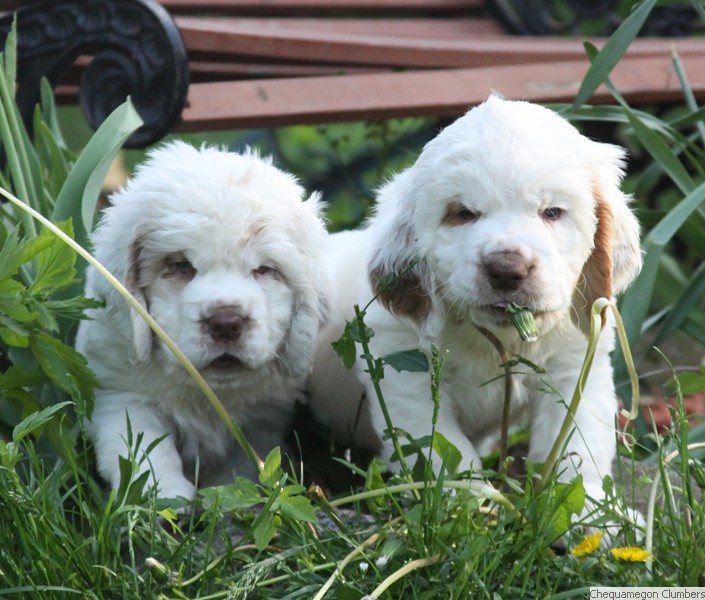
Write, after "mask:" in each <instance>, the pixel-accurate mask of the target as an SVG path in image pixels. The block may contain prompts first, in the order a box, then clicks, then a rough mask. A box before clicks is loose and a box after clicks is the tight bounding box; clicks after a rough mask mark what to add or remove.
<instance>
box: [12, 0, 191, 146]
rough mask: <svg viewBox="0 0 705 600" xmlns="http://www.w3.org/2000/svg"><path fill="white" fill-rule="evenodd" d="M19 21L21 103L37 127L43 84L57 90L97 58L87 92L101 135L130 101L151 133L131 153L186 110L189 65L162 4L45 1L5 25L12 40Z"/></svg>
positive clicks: (86, 74) (87, 110)
mask: <svg viewBox="0 0 705 600" xmlns="http://www.w3.org/2000/svg"><path fill="white" fill-rule="evenodd" d="M14 15H16V16H17V58H18V68H17V73H18V89H17V103H18V106H19V108H20V112H21V114H22V117H23V119H24V120H25V123H27V124H31V118H32V112H33V110H34V106H35V105H36V103H37V102H38V101H39V83H40V81H41V78H42V77H46V78H47V79H48V80H49V82H50V83H51V85H52V87H53V86H56V84H57V83H59V82H60V81H61V78H62V76H63V75H64V74H65V73H66V71H67V70H68V69H69V67H71V65H72V64H73V63H74V62H75V60H76V58H78V57H79V56H81V55H89V56H92V57H93V58H92V60H91V61H90V62H89V63H88V65H87V66H86V68H85V69H84V71H83V74H82V77H81V83H80V89H79V98H80V103H81V107H82V109H83V112H84V114H85V116H86V119H87V121H88V123H89V124H90V125H91V127H93V128H94V129H95V128H96V127H97V126H98V125H100V123H102V122H103V120H104V119H105V118H106V117H107V116H108V115H109V114H110V113H111V112H112V110H113V109H115V108H116V107H117V106H118V105H119V104H121V103H122V102H124V101H125V99H126V98H127V96H130V97H131V99H132V102H133V103H134V105H135V108H136V109H137V112H138V113H139V114H140V116H141V117H142V120H143V121H144V123H145V124H144V126H143V127H141V128H140V129H139V130H138V131H136V132H135V133H134V134H133V136H132V137H131V138H130V139H129V140H128V143H127V145H129V146H132V147H144V146H147V145H149V144H152V143H154V142H156V141H158V140H159V139H161V138H162V137H163V136H164V135H165V134H166V133H167V132H168V131H169V130H170V129H172V127H173V126H174V124H175V123H176V121H177V120H178V118H179V116H180V115H181V111H182V109H183V107H184V104H185V102H186V93H187V90H188V83H189V79H188V60H187V56H186V49H185V47H184V44H183V41H182V39H181V35H180V33H179V30H178V28H177V27H176V25H175V23H174V22H173V20H172V19H171V17H170V16H169V14H168V13H167V12H166V10H164V8H163V7H162V6H160V5H159V4H158V3H157V2H156V1H154V0H41V1H39V2H32V3H28V4H24V5H23V6H22V7H21V8H19V9H18V10H17V11H15V13H13V14H10V15H6V16H5V17H3V18H2V19H0V40H4V39H5V38H6V37H7V35H8V33H9V31H10V27H11V24H12V19H13V16H14Z"/></svg>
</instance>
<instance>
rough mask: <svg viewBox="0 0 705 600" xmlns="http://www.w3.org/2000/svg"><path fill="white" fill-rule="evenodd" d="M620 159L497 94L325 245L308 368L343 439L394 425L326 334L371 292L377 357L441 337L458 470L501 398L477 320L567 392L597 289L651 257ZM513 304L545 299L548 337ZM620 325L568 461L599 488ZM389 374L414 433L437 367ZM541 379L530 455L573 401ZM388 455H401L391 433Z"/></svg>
mask: <svg viewBox="0 0 705 600" xmlns="http://www.w3.org/2000/svg"><path fill="white" fill-rule="evenodd" d="M623 158H624V152H623V150H622V149H621V148H619V147H616V146H613V145H608V144H602V143H597V142H594V141H591V140H589V139H587V138H586V137H584V136H583V135H581V134H580V133H579V132H578V131H577V130H576V129H575V128H574V127H573V126H571V125H570V124H569V123H568V122H567V121H565V120H564V119H562V118H561V117H559V116H558V115H556V114H555V113H553V112H552V111H550V110H548V109H546V108H543V107H540V106H536V105H533V104H529V103H526V102H513V101H505V100H502V99H499V98H497V97H491V98H490V99H489V100H488V101H487V102H485V103H484V104H482V105H480V106H478V107H476V108H474V109H472V110H470V111H469V112H468V113H467V114H466V115H465V116H463V117H461V118H460V119H458V120H457V121H456V122H455V123H453V124H452V125H450V126H449V127H447V128H446V129H445V130H443V131H442V132H441V133H440V135H438V136H437V137H436V138H435V139H434V140H432V141H431V142H429V143H428V144H427V145H426V147H425V148H424V149H423V152H422V153H421V155H420V156H419V158H418V160H417V161H416V163H415V164H414V165H413V166H411V167H410V168H409V169H407V170H406V171H404V172H402V173H401V174H399V175H398V176H396V177H395V178H394V179H393V180H392V181H390V182H389V183H388V184H386V185H385V186H384V187H383V188H382V189H381V190H380V192H379V195H378V204H377V212H376V215H375V216H373V217H372V219H371V220H370V222H369V225H368V227H367V228H366V229H364V230H361V231H356V232H346V233H342V234H338V235H335V236H332V237H331V238H330V241H329V249H328V251H327V252H326V257H327V262H328V266H329V270H330V272H331V274H332V275H333V276H334V277H335V278H336V281H335V285H334V289H335V292H336V294H337V296H336V297H335V298H334V300H333V302H332V306H333V314H332V315H331V320H330V323H329V326H328V327H327V328H326V330H325V331H324V332H323V334H322V336H321V339H320V343H319V348H318V350H317V358H316V363H315V366H314V371H313V373H314V375H313V378H312V380H311V382H310V390H311V398H310V402H311V406H312V408H313V410H314V412H315V413H317V414H318V415H319V416H320V417H321V419H322V420H323V421H324V422H326V423H327V424H329V425H330V426H331V428H332V430H333V432H334V433H335V434H336V435H337V436H338V437H339V438H342V439H343V441H350V439H351V438H354V441H355V442H356V443H362V444H363V445H368V446H372V447H374V446H375V444H376V445H377V446H378V447H379V439H381V436H382V433H383V431H384V430H385V429H386V424H385V421H384V419H383V415H382V412H381V410H380V408H379V406H378V402H377V399H376V396H375V394H374V392H373V390H372V388H371V385H370V379H369V375H368V374H367V373H366V372H364V369H365V368H366V365H364V364H363V361H361V360H360V359H358V360H357V378H358V379H359V380H360V381H361V382H362V383H363V384H364V386H365V388H366V392H367V393H366V398H367V404H368V405H369V416H366V409H365V410H362V411H361V410H360V401H361V397H362V396H363V393H362V390H361V388H360V387H359V386H357V387H355V386H353V385H352V384H351V380H350V377H351V376H350V374H349V373H346V372H345V370H344V369H343V367H342V366H341V365H340V360H339V359H338V357H336V356H334V355H333V353H332V351H331V347H330V343H331V341H332V340H334V339H336V338H337V337H338V336H339V335H340V333H341V331H342V328H343V325H344V320H345V319H351V318H352V314H353V312H352V306H353V305H354V304H355V303H358V304H359V305H360V306H361V307H364V306H365V305H366V304H367V303H368V302H369V301H370V299H372V297H373V296H374V295H375V294H379V296H378V298H377V300H376V301H375V302H373V303H372V304H371V306H370V307H369V309H368V310H367V315H366V319H365V322H366V324H367V325H368V326H369V327H371V329H372V330H373V331H374V337H373V338H372V340H371V351H372V354H373V355H374V356H375V357H384V356H386V355H388V354H391V353H394V352H398V351H404V350H411V349H418V350H421V351H422V352H424V353H426V354H427V355H428V356H429V357H430V349H431V346H432V345H435V346H436V347H437V348H438V349H439V350H440V355H441V358H442V359H443V361H444V363H443V370H442V374H441V390H440V412H439V414H438V423H437V427H436V429H437V431H439V432H440V433H442V434H443V435H444V436H445V437H446V438H447V439H448V440H449V441H450V442H452V443H453V444H454V445H455V446H457V448H458V449H459V450H460V452H461V453H462V463H461V469H463V470H465V469H468V468H470V467H473V468H479V467H480V455H481V454H482V453H483V452H484V451H485V450H487V446H486V442H487V441H488V440H492V439H495V436H496V434H497V432H498V428H499V425H500V423H501V415H502V406H503V394H504V378H503V377H502V374H503V370H502V369H501V368H500V367H499V363H500V362H501V361H500V359H499V355H498V354H497V352H496V351H495V349H494V347H493V346H492V344H491V343H490V342H489V341H488V340H487V339H486V338H485V337H484V336H483V335H481V333H479V332H478V330H477V329H476V327H475V325H479V326H482V327H484V328H486V329H488V330H490V331H491V332H493V333H494V334H495V335H496V336H497V337H498V338H499V339H500V340H501V341H502V343H503V344H504V346H505V348H506V349H507V351H508V352H510V353H511V354H517V355H521V356H523V357H525V358H527V359H529V360H531V361H533V362H534V363H536V364H538V365H540V366H543V367H545V368H546V369H547V370H548V376H549V377H550V380H551V382H552V383H553V385H554V386H555V388H556V389H557V390H558V391H559V392H560V394H561V395H562V397H563V398H564V399H565V402H566V403H569V402H570V399H571V396H572V393H573V389H574V387H575V385H576V381H577V376H578V372H579V369H580V366H581V364H582V362H583V358H584V355H585V350H586V344H587V339H586V334H585V330H586V329H587V328H588V326H589V320H588V313H589V310H590V307H591V304H592V302H593V300H595V299H596V298H598V297H601V296H605V297H608V298H609V297H611V296H612V295H613V294H616V293H619V292H620V291H622V290H624V289H625V287H626V286H627V285H628V284H629V282H630V281H632V279H633V278H634V277H635V276H636V274H637V273H638V271H639V269H640V267H641V254H640V249H639V227H638V223H637V221H636V219H635V218H634V216H633V215H632V213H631V211H630V210H629V208H628V206H627V205H628V202H629V198H627V197H625V195H624V194H623V193H622V192H621V191H620V189H619V184H620V181H621V178H622V174H623V172H622V166H623ZM390 276H392V277H393V278H394V282H393V283H392V284H391V286H389V287H385V286H384V285H383V282H384V281H385V280H388V279H389V278H390ZM509 303H514V304H517V305H521V306H525V307H528V308H529V309H530V310H531V311H532V312H533V313H534V316H535V318H536V322H537V324H538V327H539V328H540V336H539V338H538V341H536V342H534V343H527V342H523V341H522V340H521V339H520V337H519V336H518V334H517V332H516V330H515V329H514V327H512V326H511V324H510V322H509V321H508V319H507V316H506V314H505V313H506V311H505V308H506V306H507V305H508V304H509ZM612 327H613V324H612V323H611V322H610V321H609V319H608V325H607V327H606V328H605V330H604V331H603V334H602V337H601V340H600V343H599V347H598V350H597V356H596V357H595V360H594V364H593V368H592V373H591V376H590V379H589V382H588V384H587V386H586V388H585V392H584V398H583V400H582V403H581V405H580V408H579V410H578V413H577V415H576V418H575V425H576V427H577V431H576V432H575V434H574V435H573V436H572V437H571V438H570V442H569V444H568V448H567V450H568V453H569V455H570V460H569V461H567V464H566V465H565V468H567V469H568V473H567V475H568V476H570V474H571V473H575V470H577V471H579V472H580V473H582V475H583V477H584V483H585V486H586V491H587V493H588V494H589V495H591V496H593V497H596V498H600V497H602V496H603V495H604V494H603V492H602V486H601V481H602V478H603V476H604V475H607V474H609V473H610V472H611V465H612V459H613V457H614V455H615V434H614V427H613V420H614V417H615V412H616V409H617V401H616V397H615V391H614V385H613V382H612V370H611V366H610V358H609V353H610V351H611V350H612V347H613V338H614V335H613V331H612ZM429 362H430V361H429ZM515 370H516V369H515ZM521 370H522V371H524V372H526V371H529V370H530V369H528V368H525V369H521ZM343 378H347V379H343ZM343 380H344V381H346V384H345V385H341V384H340V383H339V382H340V381H343ZM381 388H382V392H383V396H384V399H385V401H386V405H387V407H388V409H389V413H390V416H391V421H392V423H393V424H394V426H395V427H398V428H401V429H403V430H405V431H406V432H408V433H409V434H411V435H412V436H413V437H414V438H420V437H422V436H425V435H429V434H430V433H431V422H432V415H433V404H432V400H431V391H430V378H429V375H428V373H412V372H406V371H403V372H400V373H398V372H396V371H394V370H393V369H392V368H390V367H387V368H386V369H385V373H384V378H383V379H382V381H381ZM545 388H546V386H545V385H544V384H543V383H542V382H541V377H539V376H538V375H534V374H531V375H524V376H515V377H514V378H513V398H512V404H511V417H512V422H516V421H517V420H518V419H519V418H521V417H528V420H529V423H530V436H531V442H530V450H529V454H528V458H529V459H531V460H533V461H543V460H544V459H545V458H546V457H547V454H548V452H549V449H550V447H551V446H552V444H553V443H554V440H555V439H556V437H557V434H558V430H559V427H560V425H561V423H562V421H563V418H564V416H565V413H566V404H565V403H564V402H563V401H561V400H559V398H558V397H557V396H556V395H554V394H551V393H547V392H546V391H545ZM363 408H365V407H363ZM370 417H371V425H372V427H371V428H369V418H370ZM346 438H347V439H346ZM382 454H383V455H384V456H385V457H386V458H387V459H389V458H390V456H391V454H392V447H391V443H390V442H388V441H385V442H384V443H383V445H382ZM438 463H439V461H438V460H436V467H437V468H438ZM392 466H394V465H392Z"/></svg>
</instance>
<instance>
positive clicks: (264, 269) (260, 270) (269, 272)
mask: <svg viewBox="0 0 705 600" xmlns="http://www.w3.org/2000/svg"><path fill="white" fill-rule="evenodd" d="M252 274H253V275H254V276H255V277H272V278H273V279H277V280H279V279H281V274H280V273H279V271H277V269H275V268H274V267H270V266H267V265H261V266H259V267H257V268H256V269H255V270H254V271H252Z"/></svg>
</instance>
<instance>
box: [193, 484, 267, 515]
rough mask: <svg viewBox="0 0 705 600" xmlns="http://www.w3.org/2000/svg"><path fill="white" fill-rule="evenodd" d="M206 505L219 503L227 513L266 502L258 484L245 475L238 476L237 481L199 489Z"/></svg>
mask: <svg viewBox="0 0 705 600" xmlns="http://www.w3.org/2000/svg"><path fill="white" fill-rule="evenodd" d="M198 493H199V495H200V496H202V497H203V498H204V500H205V505H206V507H208V506H213V505H216V504H217V505H218V507H220V509H221V510H222V511H223V512H225V513H234V512H237V511H239V510H246V509H248V508H252V507H253V506H256V505H258V504H262V502H264V498H263V497H262V494H261V493H260V491H259V490H258V489H257V486H256V485H255V484H254V483H253V482H252V481H250V480H249V479H246V478H244V477H237V478H236V479H235V483H231V484H228V485H223V486H219V487H213V488H205V489H202V490H199V492H198Z"/></svg>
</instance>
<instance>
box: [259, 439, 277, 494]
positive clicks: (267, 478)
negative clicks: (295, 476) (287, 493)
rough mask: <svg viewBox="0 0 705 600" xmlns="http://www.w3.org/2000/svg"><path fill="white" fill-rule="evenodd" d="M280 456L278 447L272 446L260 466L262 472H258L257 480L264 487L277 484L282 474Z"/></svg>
mask: <svg viewBox="0 0 705 600" xmlns="http://www.w3.org/2000/svg"><path fill="white" fill-rule="evenodd" d="M281 466H282V457H281V450H280V449H279V447H276V448H273V449H272V451H271V452H270V453H269V454H268V455H267V458H266V459H265V461H264V466H263V467H262V472H261V473H260V474H259V481H260V483H261V484H262V485H263V486H265V487H273V486H275V485H277V483H278V482H279V479H280V478H281V476H282V470H281Z"/></svg>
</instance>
